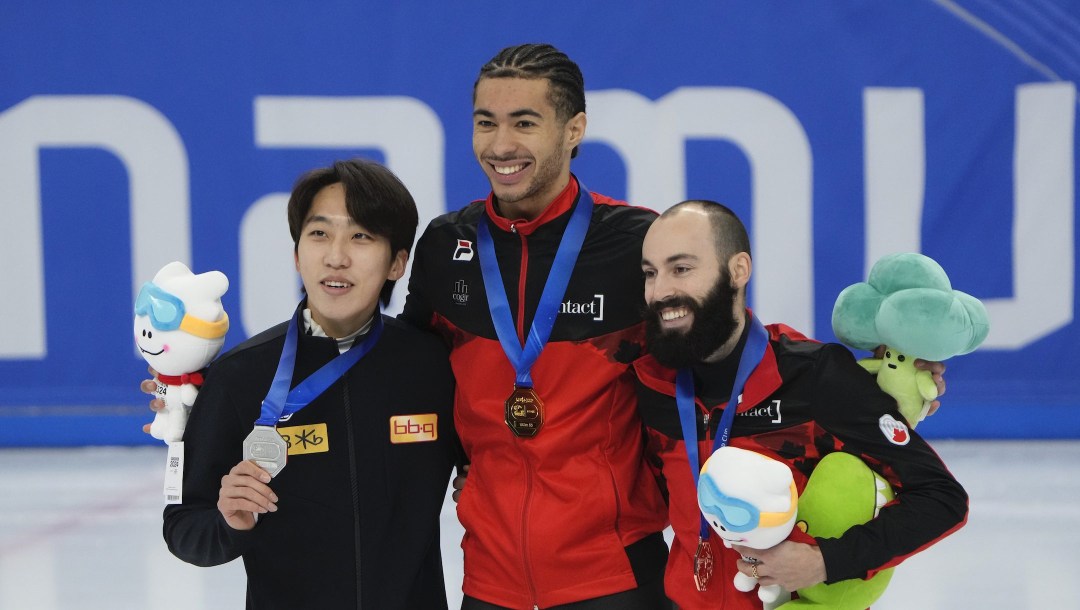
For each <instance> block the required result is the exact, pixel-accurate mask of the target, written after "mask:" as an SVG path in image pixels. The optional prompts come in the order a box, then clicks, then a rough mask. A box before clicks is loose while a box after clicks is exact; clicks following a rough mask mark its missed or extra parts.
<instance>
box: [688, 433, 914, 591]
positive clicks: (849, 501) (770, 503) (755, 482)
mask: <svg viewBox="0 0 1080 610" xmlns="http://www.w3.org/2000/svg"><path fill="white" fill-rule="evenodd" d="M894 497H895V495H894V493H893V490H892V488H891V487H890V486H889V484H888V483H887V482H886V481H885V480H884V479H883V478H881V476H880V475H878V474H877V473H875V472H873V471H871V470H870V469H869V468H868V467H867V466H866V464H865V463H863V461H862V460H860V459H859V458H857V457H855V456H853V455H850V454H847V453H843V452H836V453H831V454H829V455H827V456H825V457H824V458H823V459H822V460H821V461H820V462H819V463H818V464H817V466H816V467H815V468H814V472H813V473H812V474H811V475H810V479H809V480H808V481H807V482H806V488H805V489H803V493H802V496H798V495H797V492H796V487H795V481H794V478H793V477H792V475H791V470H790V469H789V468H788V466H787V465H786V464H784V463H782V462H779V461H777V460H774V459H772V458H770V457H766V456H764V455H761V454H758V453H754V452H753V451H747V450H745V449H739V448H737V447H721V448H720V449H717V450H716V451H715V452H713V454H712V456H710V457H709V459H708V460H706V462H705V466H703V467H702V469H701V478H700V479H699V480H698V506H699V508H700V509H701V513H702V514H703V515H705V520H706V521H708V523H709V525H710V526H711V527H712V529H713V531H714V532H716V535H717V536H719V537H720V538H721V539H722V540H723V541H724V545H725V546H727V547H729V548H730V547H731V545H732V544H738V545H740V546H747V547H750V548H755V549H767V548H772V547H773V546H775V545H777V544H780V543H781V542H783V541H784V540H786V539H788V538H790V537H792V529H793V528H795V527H797V528H798V529H799V530H801V531H802V532H804V533H806V534H807V535H809V536H813V537H824V538H839V537H840V536H841V535H842V534H843V533H844V532H846V531H847V530H848V529H849V528H850V527H852V526H854V525H858V524H860V523H866V522H867V521H869V520H871V519H873V518H874V517H876V516H877V514H878V511H879V510H881V507H883V506H884V505H885V504H886V503H888V502H889V501H890V500H892V499H893V498H894ZM743 560H744V561H750V562H753V561H754V560H753V558H750V557H745V556H744V557H743ZM892 574H893V568H889V569H887V570H882V571H880V572H878V573H877V574H875V575H874V576H873V577H871V578H869V579H867V580H862V579H858V578H852V579H850V580H843V581H840V582H836V583H833V584H828V585H827V584H825V583H818V584H816V585H814V586H811V587H807V588H804V589H799V599H795V600H791V601H787V602H786V603H783V604H781V605H779V606H772V605H771V604H774V602H777V600H778V599H779V597H780V595H781V594H782V593H783V589H782V588H781V587H780V586H778V585H765V586H761V587H759V588H758V598H759V599H761V601H762V602H764V603H765V604H766V607H776V610H794V609H796V608H822V609H824V608H828V609H829V610H862V609H863V608H866V607H868V606H869V605H870V604H872V603H874V602H876V601H877V600H878V599H879V598H880V597H881V595H882V593H884V592H885V588H886V587H887V586H888V584H889V580H890V579H891V578H892ZM734 585H735V588H736V589H737V590H739V591H743V592H746V591H751V590H753V588H754V586H755V585H757V581H756V579H754V578H751V577H749V576H746V575H745V574H743V573H741V572H739V573H736V575H735V578H734Z"/></svg>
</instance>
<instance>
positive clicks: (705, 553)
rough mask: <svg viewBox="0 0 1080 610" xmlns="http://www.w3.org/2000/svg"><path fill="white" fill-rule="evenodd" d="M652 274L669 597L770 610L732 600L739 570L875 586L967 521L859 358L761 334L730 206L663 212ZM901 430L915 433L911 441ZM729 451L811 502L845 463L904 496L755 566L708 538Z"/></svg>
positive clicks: (645, 395) (792, 585) (949, 483)
mask: <svg viewBox="0 0 1080 610" xmlns="http://www.w3.org/2000/svg"><path fill="white" fill-rule="evenodd" d="M641 269H642V271H643V272H644V275H645V302H646V304H647V310H646V315H645V322H646V326H647V329H648V346H649V350H650V352H649V354H648V355H646V356H644V357H643V358H641V359H640V360H638V361H637V362H636V363H635V365H634V366H635V370H636V371H637V374H638V378H639V380H640V382H639V395H640V401H639V408H640V410H641V416H642V419H643V420H644V422H645V425H646V426H647V427H648V428H649V436H650V446H651V447H652V448H654V450H655V451H656V452H657V455H658V457H659V458H660V460H661V462H662V464H663V466H662V469H663V474H664V478H665V480H666V481H667V484H668V491H669V502H670V509H671V524H672V527H673V529H674V530H675V539H674V541H673V543H672V548H671V557H670V559H669V562H668V571H667V576H666V587H667V593H668V596H670V597H671V599H672V600H673V601H674V602H675V603H676V604H677V605H678V607H679V608H682V609H686V610H694V609H702V610H705V609H721V608H722V609H725V610H730V609H737V608H738V609H744V608H745V609H751V608H753V609H758V608H761V607H762V602H761V600H759V599H758V597H757V594H756V592H753V591H751V592H748V593H743V592H740V591H737V590H736V589H735V588H734V586H733V584H732V578H733V576H734V575H735V572H736V570H738V571H740V572H742V573H743V574H746V575H747V576H752V577H754V578H759V577H760V580H759V582H760V584H762V585H781V586H783V587H785V588H786V589H787V590H789V591H794V590H796V589H799V588H803V587H807V586H810V585H814V584H816V583H819V582H829V583H833V582H838V581H841V580H846V579H850V578H866V577H869V576H872V575H874V574H875V573H877V572H878V571H880V570H883V569H886V568H888V567H891V566H894V565H896V564H898V563H900V562H901V561H902V560H904V559H905V558H906V557H908V556H910V555H912V554H914V553H916V552H918V551H920V550H922V549H924V548H925V547H927V546H929V545H931V544H933V543H934V542H936V541H938V540H940V539H941V538H943V537H944V536H946V535H948V534H949V533H951V532H953V531H955V530H956V529H959V527H960V526H961V525H963V523H964V521H965V519H966V514H967V495H966V494H965V492H964V490H963V488H962V487H961V486H960V484H959V483H957V482H956V480H955V479H954V478H953V477H952V475H951V474H949V471H948V470H947V469H946V468H945V466H944V464H942V463H941V460H940V459H939V458H938V457H937V455H936V454H935V453H934V451H933V449H931V448H930V446H929V445H928V444H927V443H926V442H925V441H924V440H923V439H922V438H921V437H919V436H918V434H917V433H915V431H913V430H907V429H906V426H904V424H903V421H904V420H903V417H902V416H901V415H900V413H899V411H898V410H897V405H896V401H895V400H894V399H893V398H892V397H891V396H889V395H887V394H885V393H884V392H882V391H881V389H880V388H879V387H878V385H877V383H876V382H875V381H874V379H873V377H871V376H870V375H868V374H867V373H866V371H865V370H863V369H862V368H861V367H859V366H858V364H856V362H855V360H854V358H853V357H852V355H851V353H850V352H849V351H848V350H847V349H846V348H844V347H843V346H841V345H838V344H822V343H817V342H814V341H811V340H809V339H807V338H806V337H804V336H803V335H801V334H800V333H798V332H797V331H795V330H794V329H792V328H790V327H788V326H784V325H782V324H770V325H767V326H765V325H762V323H761V322H760V321H758V320H757V319H756V318H755V317H754V316H753V315H752V313H751V312H750V310H749V309H747V308H746V290H747V284H748V283H749V281H750V276H751V274H752V271H753V261H752V259H751V255H750V242H749V239H748V238H747V234H746V229H745V228H744V227H743V224H742V222H740V221H739V219H738V218H737V217H736V216H735V215H734V214H733V213H732V212H731V211H730V210H729V209H727V208H726V207H724V206H722V205H720V204H718V203H714V202H711V201H687V202H683V203H680V204H678V205H676V206H674V207H672V208H671V209H669V210H668V211H666V212H664V214H663V215H662V216H661V217H660V218H659V219H657V220H656V222H655V223H653V225H652V227H651V228H650V229H649V232H648V234H647V235H646V236H645V241H644V245H643V247H642V257H641ZM742 380H745V381H744V382H743V381H742ZM736 385H738V387H736ZM732 397H738V398H737V400H738V404H737V405H736V406H734V407H733V406H731V405H730V404H729V402H730V399H731V398H732ZM725 416H726V417H725ZM897 426H903V427H904V429H905V431H906V432H907V434H905V435H903V437H902V438H903V439H904V440H903V441H902V442H900V441H898V440H897V438H898V437H897V436H896V435H895V434H894V432H895V430H896V429H897ZM690 435H692V437H693V438H692V439H691V440H690V442H689V443H688V442H687V440H686V439H687V438H688V437H689V436H690ZM717 439H719V442H718V440H717ZM728 439H730V445H732V446H734V447H739V448H742V449H748V450H751V451H755V452H757V453H760V454H762V455H765V456H768V457H772V458H775V459H777V460H780V461H781V462H784V463H786V464H787V465H788V466H789V467H790V468H791V469H792V474H793V475H794V477H795V482H796V486H797V487H798V489H799V491H800V493H801V492H802V490H803V488H804V487H805V485H806V482H807V479H808V477H809V476H810V474H811V472H812V471H813V469H814V467H815V466H816V465H817V464H818V462H819V461H820V460H821V459H822V458H824V457H825V456H826V455H828V454H830V453H833V452H836V451H844V452H847V453H850V454H852V455H854V456H856V457H858V458H861V459H862V460H863V461H864V462H865V463H866V464H867V465H869V466H870V467H871V468H872V469H873V470H875V471H876V472H878V474H880V475H882V476H883V477H884V478H885V479H886V480H888V482H889V483H890V484H891V485H892V486H893V488H894V489H895V490H896V491H897V500H896V501H895V502H893V503H890V504H889V505H887V506H885V507H884V508H883V509H882V510H881V512H880V514H879V516H877V517H876V518H874V519H873V520H871V521H870V522H868V523H866V524H865V525H859V526H855V527H852V528H851V529H849V530H848V531H847V532H845V533H844V534H843V535H842V536H840V537H839V538H835V539H833V538H819V539H817V540H814V541H813V543H804V542H795V541H793V540H788V541H785V542H782V543H780V544H779V545H777V546H775V547H773V548H772V549H768V550H764V551H757V550H751V549H740V550H741V551H743V552H744V553H746V554H747V555H751V556H754V557H756V558H757V559H758V560H760V563H757V564H756V565H751V564H749V563H747V562H745V561H742V560H740V558H739V554H738V553H737V552H736V551H735V550H732V549H727V548H725V547H724V545H723V543H722V542H721V541H719V540H718V538H717V537H716V536H715V535H710V533H709V531H708V528H707V526H705V525H704V524H703V522H702V519H701V514H700V512H699V509H698V502H697V498H698V495H697V491H696V482H697V476H696V475H697V473H698V472H699V471H700V468H701V465H702V464H703V463H704V461H705V459H706V458H708V457H709V456H710V455H711V454H712V452H713V450H714V449H715V448H716V447H717V446H718V445H719V444H722V443H723V442H724V441H726V440H728ZM706 557H711V558H712V559H711V561H704V560H703V558H706Z"/></svg>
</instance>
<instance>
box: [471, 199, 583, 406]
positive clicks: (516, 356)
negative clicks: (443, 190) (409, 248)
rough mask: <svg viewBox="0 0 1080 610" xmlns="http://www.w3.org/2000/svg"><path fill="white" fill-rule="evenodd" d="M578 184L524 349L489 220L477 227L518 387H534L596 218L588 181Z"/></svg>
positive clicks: (495, 316) (491, 304)
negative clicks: (535, 366) (536, 372)
mask: <svg viewBox="0 0 1080 610" xmlns="http://www.w3.org/2000/svg"><path fill="white" fill-rule="evenodd" d="M578 185H579V186H580V193H581V194H580V196H579V197H578V202H577V207H576V208H574V211H573V213H571V215H570V222H569V223H568V224H567V225H566V230H565V231H564V232H563V236H562V239H561V240H560V241H559V249H558V250H557V251H556V252H555V261H554V262H553V263H552V265H551V272H550V273H549V274H548V279H547V282H546V283H545V284H544V291H543V292H542V293H541V294H540V303H539V304H538V305H537V307H536V315H535V316H534V317H533V323H532V327H531V328H529V334H528V336H527V337H526V338H525V346H524V348H522V346H521V344H520V343H519V342H518V338H517V333H516V332H515V331H514V317H513V315H512V314H511V313H510V303H509V301H507V299H506V289H505V288H504V287H503V282H502V274H500V273H499V261H498V259H496V258H495V244H494V242H493V241H492V239H491V232H490V230H489V229H488V226H487V225H488V223H487V220H486V219H484V218H481V219H480V223H479V226H478V227H477V235H476V242H477V247H478V249H479V251H480V271H481V273H482V275H483V277H484V291H485V292H486V293H487V302H488V311H490V312H491V321H492V323H493V324H494V325H495V334H496V335H498V336H499V342H500V343H502V348H503V351H504V352H506V357H507V358H509V359H510V364H512V365H513V367H514V373H515V374H516V378H515V380H514V386H515V387H518V388H531V387H532V385H533V383H532V365H533V363H534V362H536V359H537V358H539V357H540V352H541V351H542V350H543V349H544V345H546V344H547V341H548V338H549V337H551V329H552V328H554V327H555V316H557V315H558V314H559V306H560V304H561V303H562V299H563V296H564V295H565V294H566V286H567V285H568V284H569V283H570V274H571V273H572V272H573V271H574V265H575V264H576V263H577V257H578V254H579V253H580V252H581V245H582V244H583V243H584V242H585V232H586V231H587V230H588V229H589V221H590V220H591V219H592V210H593V198H592V195H590V194H589V191H587V190H585V185H584V184H581V183H580V182H579V183H578ZM522 279H524V278H522Z"/></svg>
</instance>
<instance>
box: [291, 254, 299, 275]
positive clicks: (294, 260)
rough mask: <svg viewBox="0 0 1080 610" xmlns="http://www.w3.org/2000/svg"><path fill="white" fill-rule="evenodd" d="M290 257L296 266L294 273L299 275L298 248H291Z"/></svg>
mask: <svg viewBox="0 0 1080 610" xmlns="http://www.w3.org/2000/svg"><path fill="white" fill-rule="evenodd" d="M292 257H293V263H294V265H295V266H296V272H297V273H300V248H293V251H292Z"/></svg>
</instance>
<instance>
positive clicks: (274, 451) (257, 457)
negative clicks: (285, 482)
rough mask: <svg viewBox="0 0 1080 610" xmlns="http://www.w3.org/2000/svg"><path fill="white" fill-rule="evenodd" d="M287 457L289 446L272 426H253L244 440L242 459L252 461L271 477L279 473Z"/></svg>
mask: <svg viewBox="0 0 1080 610" xmlns="http://www.w3.org/2000/svg"><path fill="white" fill-rule="evenodd" d="M288 456H289V446H288V445H287V444H286V443H285V439H283V438H281V435H280V434H278V432H277V429H276V428H274V427H272V426H255V428H254V429H253V430H252V431H251V433H250V434H248V435H247V438H245V439H244V459H245V460H254V461H255V463H256V464H258V465H259V467H260V468H262V469H263V470H265V471H266V472H268V473H270V476H271V477H276V476H277V474H278V473H279V472H281V469H282V468H284V467H285V460H286V458H288Z"/></svg>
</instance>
